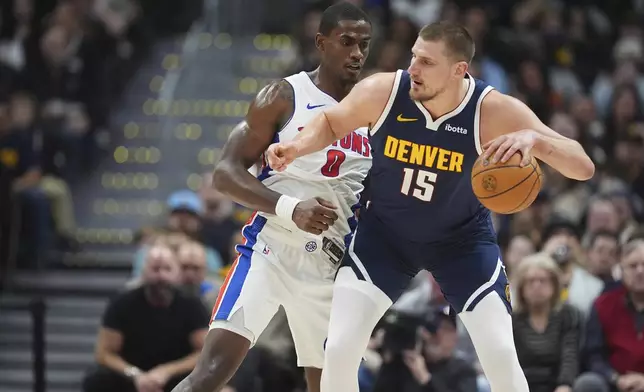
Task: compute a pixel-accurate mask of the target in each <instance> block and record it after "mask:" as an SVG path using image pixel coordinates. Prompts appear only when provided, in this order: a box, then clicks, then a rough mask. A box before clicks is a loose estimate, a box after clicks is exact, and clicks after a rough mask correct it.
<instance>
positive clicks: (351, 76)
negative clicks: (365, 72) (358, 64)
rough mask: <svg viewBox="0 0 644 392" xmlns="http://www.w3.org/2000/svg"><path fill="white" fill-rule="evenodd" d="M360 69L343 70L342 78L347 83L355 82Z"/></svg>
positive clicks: (358, 77)
mask: <svg viewBox="0 0 644 392" xmlns="http://www.w3.org/2000/svg"><path fill="white" fill-rule="evenodd" d="M361 72H362V68H345V69H344V78H345V80H346V81H348V82H354V83H355V82H357V81H358V80H359V79H360V73H361Z"/></svg>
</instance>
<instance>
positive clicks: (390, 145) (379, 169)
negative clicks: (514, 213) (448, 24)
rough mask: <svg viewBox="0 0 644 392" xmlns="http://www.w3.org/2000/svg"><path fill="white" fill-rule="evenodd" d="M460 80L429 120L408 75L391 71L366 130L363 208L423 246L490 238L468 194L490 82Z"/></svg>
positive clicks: (482, 211)
mask: <svg viewBox="0 0 644 392" xmlns="http://www.w3.org/2000/svg"><path fill="white" fill-rule="evenodd" d="M467 78H468V79H469V82H470V83H469V89H468V91H467V94H466V95H465V98H464V99H463V101H462V102H461V104H460V105H459V106H458V107H457V108H456V109H455V110H454V111H452V112H450V113H448V114H445V115H443V116H441V117H440V118H438V119H436V120H434V119H432V117H431V115H430V114H429V112H428V111H427V109H425V108H424V107H423V105H422V104H421V103H420V102H417V101H414V100H412V99H411V98H410V96H409V89H410V83H411V79H410V77H409V73H407V72H406V71H398V72H397V73H396V81H395V83H394V88H393V90H392V93H391V96H390V98H389V101H388V103H387V106H386V107H385V111H384V113H383V114H382V115H381V117H380V119H379V120H378V122H377V123H376V124H375V125H374V126H373V129H372V130H371V133H370V135H371V136H370V137H371V147H372V149H373V166H372V168H371V172H370V176H371V179H370V184H369V185H370V188H371V189H370V191H369V193H370V201H371V204H370V206H369V213H373V214H374V216H375V217H376V218H377V219H378V220H379V221H381V222H382V223H383V224H384V227H386V228H387V229H388V230H391V231H392V232H393V233H395V234H396V235H397V236H398V237H399V238H405V239H406V240H409V241H413V242H423V243H432V242H446V241H447V242H450V240H454V241H456V242H462V240H464V239H467V238H480V239H486V240H489V239H494V238H495V234H494V229H493V227H492V222H491V218H490V212H489V210H487V209H486V208H485V207H483V206H482V205H481V203H480V202H479V201H478V199H477V198H476V196H474V192H473V191H472V185H471V180H470V176H471V171H472V166H473V164H474V161H475V160H476V158H477V157H478V155H479V154H480V152H481V145H480V137H479V116H480V112H479V108H480V104H481V101H482V99H483V97H484V96H485V95H486V94H487V93H488V92H489V91H491V90H492V87H490V86H488V85H487V84H486V83H484V82H482V81H480V80H476V79H474V78H473V77H471V76H469V75H468V76H467Z"/></svg>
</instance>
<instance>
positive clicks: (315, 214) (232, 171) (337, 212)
mask: <svg viewBox="0 0 644 392" xmlns="http://www.w3.org/2000/svg"><path fill="white" fill-rule="evenodd" d="M370 38H371V23H370V21H369V18H368V16H367V15H366V14H365V13H364V12H363V11H361V10H360V9H359V8H357V7H356V6H354V5H352V4H349V3H337V4H335V5H333V6H331V7H329V8H328V9H326V11H325V12H324V13H323V15H322V19H321V22H320V27H319V30H318V34H317V36H316V39H315V44H316V47H317V49H318V50H319V53H320V58H321V63H320V66H319V68H317V69H316V70H314V71H312V72H301V73H299V74H295V75H291V76H289V77H287V78H285V79H283V80H280V81H276V82H274V83H272V84H269V85H268V86H266V87H265V88H264V89H262V91H260V92H259V93H258V95H257V97H256V98H255V101H254V102H253V103H252V104H251V107H250V109H249V111H248V114H247V116H246V119H245V121H244V122H242V123H241V124H239V125H238V126H237V127H236V128H235V130H234V131H233V133H232V134H231V136H230V139H229V140H228V143H227V144H226V146H225V147H224V152H223V157H222V160H221V161H220V162H219V164H218V165H217V167H216V168H215V173H214V185H215V186H216V187H217V189H218V190H219V191H221V192H223V193H225V194H226V195H228V196H229V197H231V198H232V199H233V200H235V201H236V202H238V203H240V204H242V205H245V206H246V207H248V208H251V209H254V210H256V211H257V212H256V213H255V214H253V216H252V217H251V218H250V220H249V221H248V223H247V224H246V225H245V226H244V228H243V229H242V234H243V236H244V243H243V244H240V245H238V246H237V251H238V252H239V255H238V257H237V260H236V261H235V263H234V265H233V266H232V268H231V270H230V272H229V274H228V276H227V277H226V280H225V283H224V284H223V286H222V288H221V290H220V292H219V297H218V299H217V301H216V303H215V306H214V309H213V312H212V319H211V325H210V331H209V333H208V336H207V339H206V343H205V346H204V349H203V351H202V353H201V358H200V360H199V362H198V364H197V366H196V368H195V369H194V371H193V372H192V373H191V374H190V375H189V376H188V377H187V378H186V379H185V380H183V381H182V382H181V383H180V384H179V385H177V387H176V388H175V389H174V390H173V391H175V392H188V391H191V392H214V391H219V390H221V389H222V388H223V387H224V386H225V385H226V383H227V382H228V381H229V380H230V378H231V377H232V376H233V374H234V373H235V371H236V370H237V369H238V367H239V365H240V364H241V362H242V361H243V359H244V357H245V356H246V353H247V352H248V350H249V349H250V348H251V347H252V346H253V345H254V344H255V342H256V341H257V338H258V337H259V335H260V334H261V333H262V331H263V330H264V329H265V328H266V326H267V324H268V323H269V321H270V320H271V319H272V318H273V316H274V315H275V313H276V312H277V310H278V308H279V306H283V307H284V310H285V312H286V315H287V317H288V323H289V327H290V328H291V332H292V336H293V339H294V343H295V350H296V352H297V357H298V365H299V366H301V367H304V368H305V374H306V379H307V384H308V389H309V391H311V392H318V391H319V390H320V375H321V368H322V365H323V364H324V342H325V339H326V336H327V326H328V321H329V316H330V310H331V299H332V295H333V280H334V277H335V273H336V271H337V268H338V267H339V264H340V261H341V259H342V256H343V253H344V249H345V247H346V245H345V243H347V242H348V241H349V239H350V235H351V232H352V229H353V228H354V227H355V225H356V221H355V216H354V211H355V210H356V209H357V208H358V201H359V200H358V198H359V194H360V192H361V191H362V189H363V186H362V182H363V180H364V179H365V177H366V175H367V173H368V171H369V169H370V167H371V155H370V154H371V151H370V148H369V142H368V137H367V133H366V132H367V131H366V128H364V129H358V130H356V131H354V132H352V133H351V134H349V135H348V136H347V137H346V138H344V139H342V140H339V141H338V142H337V143H335V144H333V145H331V146H329V147H328V148H326V149H324V150H322V151H320V152H319V153H318V154H313V155H309V156H306V157H303V158H302V159H299V160H297V161H295V162H294V163H293V165H292V166H291V167H289V168H288V170H286V171H283V172H280V173H275V172H272V170H271V168H270V167H268V165H267V162H266V161H265V160H264V157H263V154H264V152H265V151H266V149H267V147H268V146H269V145H270V144H271V143H274V142H276V141H280V140H292V139H294V138H295V137H296V136H297V134H298V133H299V131H300V129H301V128H302V127H303V126H304V125H305V124H306V123H307V122H309V121H310V120H311V119H313V118H314V117H315V116H316V115H317V114H319V113H320V112H321V111H322V110H323V109H324V108H328V107H329V106H332V105H335V104H337V103H338V101H340V100H342V98H344V97H345V96H346V95H347V94H348V93H349V91H350V90H351V88H352V87H353V86H354V84H355V83H356V82H357V81H358V77H359V74H360V71H361V70H362V67H363V64H364V62H365V60H366V57H367V55H368V51H369V41H370ZM260 160H262V161H263V165H262V167H260V168H257V170H253V169H255V163H256V162H258V161H260ZM253 172H255V173H254V174H256V176H253V174H252V173H253ZM301 200H304V201H301ZM300 201H301V202H300ZM356 376H357V375H356Z"/></svg>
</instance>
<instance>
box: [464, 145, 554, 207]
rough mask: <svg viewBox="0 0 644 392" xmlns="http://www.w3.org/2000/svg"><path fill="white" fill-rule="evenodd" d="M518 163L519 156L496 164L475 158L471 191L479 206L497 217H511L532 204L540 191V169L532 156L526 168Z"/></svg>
mask: <svg viewBox="0 0 644 392" xmlns="http://www.w3.org/2000/svg"><path fill="white" fill-rule="evenodd" d="M520 163H521V154H519V153H517V154H514V155H513V156H512V158H510V159H509V160H508V161H507V162H505V163H500V162H499V163H496V164H493V163H491V162H489V161H485V162H483V160H482V159H481V156H479V157H478V159H477V160H476V162H474V167H473V168H472V190H473V191H474V194H475V195H476V197H477V198H478V199H479V201H480V202H481V204H483V205H484V206H485V207H487V208H488V209H489V210H491V211H494V212H496V213H499V214H514V213H516V212H519V211H521V210H524V209H526V208H528V207H529V206H530V205H531V204H532V202H534V200H535V199H536V198H537V195H538V194H539V191H540V190H541V176H542V173H541V168H540V167H539V163H538V162H537V160H536V159H535V158H534V157H532V160H531V161H530V164H529V165H528V166H525V167H521V166H520Z"/></svg>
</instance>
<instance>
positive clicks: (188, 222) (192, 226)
mask: <svg viewBox="0 0 644 392" xmlns="http://www.w3.org/2000/svg"><path fill="white" fill-rule="evenodd" d="M203 204H204V203H203V201H202V200H201V198H200V197H199V196H198V195H197V194H196V193H194V192H192V191H190V190H182V191H176V192H174V193H172V194H171V195H170V197H168V203H167V207H168V212H169V214H168V216H167V221H166V224H165V230H166V231H167V232H168V233H167V235H166V236H164V237H162V241H165V240H168V239H170V240H171V241H175V240H179V242H183V240H181V238H183V237H184V236H187V237H188V238H190V239H192V240H193V241H200V242H202V238H203V237H202V236H203V233H202V231H201V229H202V219H201V217H202V215H203V213H204V205H203ZM178 246H179V244H176V249H175V251H176V250H178ZM148 249H149V246H147V245H143V246H142V247H141V248H139V250H138V251H137V253H136V254H135V256H134V266H133V267H134V269H133V275H134V277H135V278H136V277H139V276H140V274H141V271H142V267H143V263H144V260H145V257H146V256H145V255H146V253H147V252H148ZM205 250H206V265H207V267H208V273H212V274H218V273H219V270H220V269H221V267H222V266H223V261H222V259H221V256H220V255H219V253H217V252H216V251H215V250H214V249H212V248H210V247H206V248H205Z"/></svg>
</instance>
